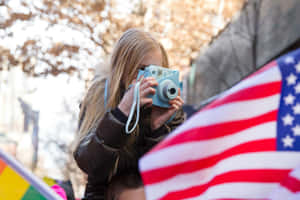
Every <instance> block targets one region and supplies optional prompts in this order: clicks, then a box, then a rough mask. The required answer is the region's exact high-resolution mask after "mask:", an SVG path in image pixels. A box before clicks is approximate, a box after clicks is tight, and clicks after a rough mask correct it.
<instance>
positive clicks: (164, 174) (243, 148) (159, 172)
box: [142, 138, 276, 185]
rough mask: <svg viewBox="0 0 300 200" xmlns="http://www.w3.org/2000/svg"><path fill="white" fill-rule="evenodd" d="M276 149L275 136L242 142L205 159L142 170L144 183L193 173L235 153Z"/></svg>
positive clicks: (152, 182) (147, 183) (148, 183)
mask: <svg viewBox="0 0 300 200" xmlns="http://www.w3.org/2000/svg"><path fill="white" fill-rule="evenodd" d="M275 150H276V140H275V138H273V139H264V140H257V141H251V142H247V143H244V144H240V145H238V146H235V147H233V148H230V149H227V150H226V151H224V152H222V153H220V154H217V155H214V156H210V157H207V158H204V159H199V160H193V161H186V162H182V163H180V164H175V165H172V166H167V167H162V168H159V169H154V170H149V171H145V172H142V177H143V181H144V183H145V184H146V185H150V184H154V183H157V182H160V181H165V180H166V179H169V178H172V177H174V176H176V175H179V174H185V173H191V172H194V171H198V170H201V169H205V168H208V167H211V166H213V165H215V164H217V163H218V162H219V161H221V160H223V159H226V158H229V157H231V156H234V155H238V154H242V153H251V152H265V151H275ZM178 156H180V153H179V154H178Z"/></svg>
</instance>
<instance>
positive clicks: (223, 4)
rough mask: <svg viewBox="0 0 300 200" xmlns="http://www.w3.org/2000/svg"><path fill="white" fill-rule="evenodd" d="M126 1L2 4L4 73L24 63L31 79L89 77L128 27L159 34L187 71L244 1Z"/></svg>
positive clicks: (172, 59) (44, 0) (175, 63)
mask: <svg viewBox="0 0 300 200" xmlns="http://www.w3.org/2000/svg"><path fill="white" fill-rule="evenodd" d="M121 2H123V3H121ZM126 2H127V4H128V5H130V6H129V7H125V8H124V7H122V6H123V4H124V1H120V0H37V1H30V0H24V1H15V0H14V1H9V0H2V1H0V16H1V18H0V41H2V42H1V43H0V54H1V57H0V63H2V64H3V63H4V64H3V65H0V66H1V67H0V70H3V69H10V68H11V67H12V66H18V65H21V66H22V69H23V71H24V72H25V73H28V74H29V75H31V76H41V75H48V74H52V75H54V76H56V75H58V74H60V73H69V74H70V73H74V72H78V76H79V77H81V76H83V77H82V78H83V79H86V78H87V77H86V75H87V74H88V73H87V72H86V71H93V70H94V66H95V65H96V63H97V62H98V61H99V60H101V59H104V60H105V59H106V58H107V57H108V55H109V53H110V52H111V49H112V47H113V44H114V42H115V41H116V40H117V38H118V37H119V36H120V35H121V34H122V32H124V31H125V30H126V29H128V28H130V27H140V28H144V29H145V30H148V31H151V32H154V33H157V37H158V39H159V40H160V41H161V42H162V43H163V45H164V46H165V47H166V49H167V51H168V54H169V56H170V63H171V66H172V67H173V68H177V69H181V70H183V69H184V68H186V67H187V66H189V65H190V61H191V59H194V58H195V57H196V56H197V55H198V52H199V50H200V49H201V47H203V46H204V45H206V44H207V43H208V42H209V41H210V40H211V39H212V37H214V36H215V35H217V34H218V33H219V31H220V30H222V29H223V28H224V27H225V25H226V24H227V23H228V22H229V20H230V19H231V18H232V17H233V15H234V13H235V12H236V11H238V10H239V9H240V8H241V7H242V5H243V3H244V0H213V1H212V0H202V1H198V0H184V1H180V0H174V1H166V0H164V1H161V0H154V1H145V0H132V1H126ZM182 8H184V9H182ZM36 26H38V28H37V27H36ZM26 30H27V32H26V34H23V35H20V34H18V33H17V31H22V32H24V31H26ZM28 32H30V33H28ZM59 34H61V35H65V34H69V38H68V39H67V40H64V38H65V36H62V38H60V36H59ZM20 37H22V38H20ZM12 40H16V41H14V42H12V44H8V43H9V42H10V41H12ZM4 41H6V42H4Z"/></svg>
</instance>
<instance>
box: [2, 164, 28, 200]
mask: <svg viewBox="0 0 300 200" xmlns="http://www.w3.org/2000/svg"><path fill="white" fill-rule="evenodd" d="M29 186H30V185H29V183H28V182H27V181H26V180H25V179H23V177H21V176H20V175H19V174H17V173H16V172H15V171H14V170H13V169H12V168H10V167H8V166H7V167H6V168H5V169H4V170H3V172H2V174H1V175H0V199H9V200H19V199H21V198H22V197H23V195H24V194H25V193H26V191H27V189H28V188H29Z"/></svg>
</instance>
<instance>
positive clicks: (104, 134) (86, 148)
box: [74, 112, 129, 182]
mask: <svg viewBox="0 0 300 200" xmlns="http://www.w3.org/2000/svg"><path fill="white" fill-rule="evenodd" d="M124 126H125V125H124V123H122V122H121V121H119V120H118V119H117V118H116V117H115V116H114V115H113V114H112V113H111V112H107V113H106V114H105V115H104V117H103V118H102V119H101V120H100V122H99V123H97V125H96V126H95V128H93V129H91V131H90V132H89V133H87V135H86V136H85V137H84V138H83V139H82V140H81V141H80V143H79V145H78V146H77V148H76V149H75V151H74V158H75V160H76V162H77V165H78V166H79V168H80V169H82V170H83V171H84V172H85V173H87V174H88V175H89V176H91V177H97V181H103V182H105V181H107V178H108V177H109V175H110V174H111V173H112V171H113V169H114V167H115V166H116V163H117V159H118V154H119V150H120V149H121V148H122V147H123V145H124V144H125V143H126V141H127V139H128V138H129V136H128V135H127V134H125V133H124Z"/></svg>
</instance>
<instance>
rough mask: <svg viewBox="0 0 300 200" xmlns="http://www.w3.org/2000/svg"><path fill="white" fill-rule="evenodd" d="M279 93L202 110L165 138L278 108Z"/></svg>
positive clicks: (258, 114) (255, 115)
mask: <svg viewBox="0 0 300 200" xmlns="http://www.w3.org/2000/svg"><path fill="white" fill-rule="evenodd" d="M279 100H280V95H279V94H276V95H272V96H269V97H265V98H260V99H255V100H249V101H241V102H234V103H228V104H225V105H221V106H219V107H216V108H214V109H209V110H203V111H201V112H199V113H197V114H196V115H194V116H193V117H191V118H190V119H189V120H188V121H186V122H185V123H184V124H182V125H181V126H179V127H178V128H177V129H176V130H175V131H173V132H172V133H171V134H170V135H169V136H168V137H167V138H166V139H170V138H172V137H174V136H175V135H178V134H180V133H182V132H183V131H186V130H189V129H193V128H197V127H201V126H208V125H213V124H218V123H224V122H232V121H235V120H244V119H249V118H253V117H257V116H260V115H263V114H265V113H267V112H270V111H274V110H277V109H278V106H279Z"/></svg>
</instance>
